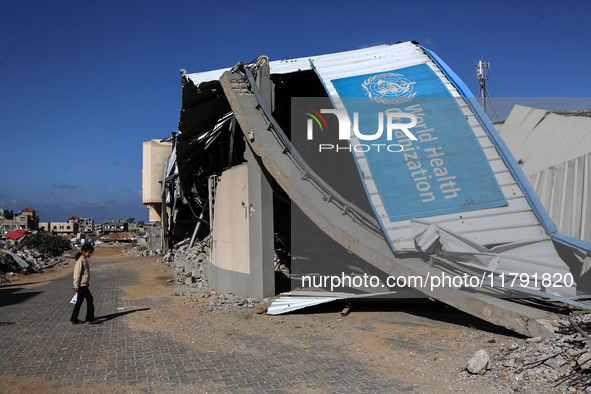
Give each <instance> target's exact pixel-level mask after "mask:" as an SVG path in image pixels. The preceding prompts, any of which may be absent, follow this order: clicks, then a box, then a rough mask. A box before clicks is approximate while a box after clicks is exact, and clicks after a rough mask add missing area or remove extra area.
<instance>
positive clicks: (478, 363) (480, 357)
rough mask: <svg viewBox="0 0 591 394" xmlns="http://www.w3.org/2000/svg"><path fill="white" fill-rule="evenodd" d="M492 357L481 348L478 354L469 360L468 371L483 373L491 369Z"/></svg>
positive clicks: (477, 373)
mask: <svg viewBox="0 0 591 394" xmlns="http://www.w3.org/2000/svg"><path fill="white" fill-rule="evenodd" d="M491 368H492V366H491V363H490V357H489V356H488V353H487V352H486V351H485V350H483V349H480V350H479V351H477V352H476V354H475V355H474V356H473V357H472V358H471V359H470V360H468V363H467V364H466V371H468V372H470V373H471V374H475V375H483V374H484V373H485V372H486V371H487V370H489V369H491Z"/></svg>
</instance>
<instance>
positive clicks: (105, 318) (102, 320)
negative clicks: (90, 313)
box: [96, 308, 150, 323]
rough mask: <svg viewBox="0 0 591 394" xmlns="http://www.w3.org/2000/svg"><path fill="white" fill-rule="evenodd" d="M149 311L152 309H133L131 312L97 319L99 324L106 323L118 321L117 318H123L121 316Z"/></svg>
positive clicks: (112, 314)
mask: <svg viewBox="0 0 591 394" xmlns="http://www.w3.org/2000/svg"><path fill="white" fill-rule="evenodd" d="M149 310H150V308H140V309H131V310H129V311H124V312H117V313H111V314H109V315H104V316H98V317H97V318H96V319H97V320H99V323H103V322H106V321H109V320H113V319H116V318H118V317H121V316H125V315H129V314H130V313H134V312H141V311H149Z"/></svg>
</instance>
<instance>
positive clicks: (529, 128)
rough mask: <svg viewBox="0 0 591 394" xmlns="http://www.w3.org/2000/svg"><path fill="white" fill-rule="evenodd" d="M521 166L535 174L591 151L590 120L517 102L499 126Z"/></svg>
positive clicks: (525, 171) (502, 135)
mask: <svg viewBox="0 0 591 394" xmlns="http://www.w3.org/2000/svg"><path fill="white" fill-rule="evenodd" d="M500 134H501V137H503V140H505V142H506V143H507V145H508V146H509V148H510V149H511V152H513V155H514V156H515V158H516V159H517V160H521V161H522V164H521V168H522V169H523V172H524V173H525V174H526V175H527V176H530V175H533V174H535V173H537V172H539V171H543V170H545V169H546V168H548V167H551V166H554V165H558V164H560V163H563V162H566V161H569V160H572V159H575V158H577V157H579V156H583V155H586V154H587V153H589V151H591V119H589V118H587V117H581V116H564V115H559V114H555V113H549V112H547V111H545V110H540V109H533V108H528V107H523V106H520V105H516V106H515V108H514V109H513V110H512V111H511V113H510V114H509V117H508V118H507V120H506V121H505V123H504V124H503V126H502V127H501V128H500Z"/></svg>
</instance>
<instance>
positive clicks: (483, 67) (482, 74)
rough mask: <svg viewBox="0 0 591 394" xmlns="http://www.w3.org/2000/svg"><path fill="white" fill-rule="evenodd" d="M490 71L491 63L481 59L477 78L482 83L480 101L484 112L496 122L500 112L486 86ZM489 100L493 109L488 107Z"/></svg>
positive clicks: (479, 92) (477, 68) (477, 66)
mask: <svg viewBox="0 0 591 394" xmlns="http://www.w3.org/2000/svg"><path fill="white" fill-rule="evenodd" d="M489 71H490V63H488V62H483V61H482V60H481V61H479V62H478V64H477V65H476V80H477V81H478V83H479V84H480V89H479V90H478V102H479V103H480V106H481V107H482V109H484V112H485V113H486V114H487V115H488V117H489V118H490V119H491V120H492V121H493V122H494V121H497V120H499V114H497V110H496V108H495V105H494V104H493V101H492V98H491V97H490V94H488V89H487V88H486V81H488V72H489ZM487 101H488V102H490V106H491V107H492V111H491V110H490V109H489V108H487Z"/></svg>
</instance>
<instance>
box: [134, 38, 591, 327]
mask: <svg viewBox="0 0 591 394" xmlns="http://www.w3.org/2000/svg"><path fill="white" fill-rule="evenodd" d="M182 74H183V75H182V106H181V115H180V121H179V127H178V132H177V133H174V134H173V135H172V137H171V138H169V139H167V140H162V141H160V140H152V141H150V142H145V143H144V169H143V189H144V203H145V204H146V205H147V206H148V207H149V209H150V220H156V221H161V223H162V229H163V237H162V239H163V244H164V245H163V248H164V250H165V251H174V245H176V244H178V243H179V242H184V240H187V242H188V243H189V245H190V246H192V245H194V244H195V243H196V242H197V241H199V240H203V239H205V238H206V237H210V238H209V239H210V242H211V252H210V255H209V261H207V265H206V267H205V274H206V277H207V281H208V283H209V284H210V285H211V286H212V287H213V288H214V289H215V290H216V291H218V292H222V293H233V294H236V295H240V296H245V297H268V296H273V295H276V294H277V293H278V292H282V291H284V289H283V288H282V287H281V286H280V285H279V282H278V281H277V280H276V277H277V275H276V272H275V262H276V261H277V259H278V256H279V257H286V259H287V261H288V262H289V263H288V264H287V265H288V266H289V269H290V272H289V275H288V278H286V279H287V280H288V282H290V286H289V288H291V289H292V290H296V289H299V290H300V291H298V292H292V293H291V294H290V296H289V297H282V298H280V299H279V300H278V301H277V303H275V305H274V306H272V307H271V308H269V313H284V312H288V311H291V310H295V309H298V308H301V307H304V306H307V305H314V304H317V303H321V302H326V301H330V300H334V299H338V298H341V299H343V298H344V299H354V298H364V297H382V298H383V297H400V298H409V297H418V296H424V297H431V298H433V299H436V300H439V301H441V302H443V303H446V304H448V305H450V306H453V307H455V308H457V309H459V310H462V311H464V312H467V313H470V314H472V315H474V316H476V317H479V318H482V319H484V320H486V321H489V322H491V323H493V324H497V325H500V326H503V327H506V328H509V329H511V330H514V331H516V332H518V333H521V334H523V335H527V336H542V337H553V336H554V332H553V328H552V327H551V326H550V325H549V323H548V322H549V321H551V320H552V319H553V318H554V317H555V316H556V315H557V314H564V313H565V310H566V311H571V310H587V309H589V307H590V306H591V304H588V303H586V298H587V296H586V294H587V293H588V292H589V283H588V282H589V280H588V278H587V277H586V270H585V269H583V268H584V267H585V266H586V264H588V261H589V253H590V252H591V245H590V244H589V243H588V242H586V241H582V240H580V239H577V238H572V237H569V236H565V235H562V234H560V233H559V232H558V231H557V229H556V226H555V225H554V223H553V222H552V220H551V219H550V216H549V215H548V213H547V212H546V209H545V208H544V206H543V205H542V204H541V202H540V200H539V198H538V196H537V195H536V193H535V192H534V190H533V189H532V187H531V186H530V183H529V181H528V180H527V177H526V176H525V174H524V173H523V170H522V169H521V168H520V165H519V164H518V163H517V161H516V160H515V158H514V157H513V155H512V154H511V151H510V150H509V149H508V148H507V146H506V145H505V143H504V141H503V140H502V139H501V138H500V136H499V134H498V132H497V130H496V129H495V127H494V126H493V125H492V123H491V122H490V120H489V119H488V118H487V116H486V115H485V114H484V112H483V110H482V108H480V106H479V105H478V103H477V101H476V100H475V99H474V98H473V97H472V95H471V94H470V92H469V90H468V88H467V87H466V86H465V85H464V83H463V82H462V81H461V80H460V79H459V78H458V77H457V76H456V75H455V74H454V73H453V71H452V70H451V69H450V68H449V67H448V66H447V65H446V64H445V63H444V62H443V61H442V60H441V59H439V58H438V57H437V55H436V54H434V53H433V52H431V51H429V50H428V49H426V48H424V47H422V46H420V45H419V44H418V43H416V42H404V43H398V44H395V45H381V46H377V47H371V48H364V49H360V50H355V51H349V52H343V53H337V54H329V55H321V56H314V57H305V58H298V59H291V60H281V61H271V62H269V60H268V59H267V58H266V57H265V56H261V57H260V58H258V59H257V60H256V61H254V62H253V63H250V64H243V63H238V64H236V65H235V66H234V67H232V68H228V69H223V70H214V71H209V72H202V73H196V74H188V73H186V72H184V70H182ZM376 130H377V131H376ZM305 278H309V280H308V281H307V282H306V281H305ZM368 278H369V281H368ZM337 282H338V283H337ZM288 290H289V289H288ZM302 290H315V292H305V291H302ZM318 290H329V292H324V293H322V294H321V293H320V292H319V291H318ZM565 306H566V308H565Z"/></svg>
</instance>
